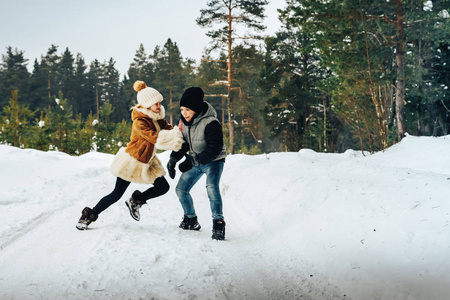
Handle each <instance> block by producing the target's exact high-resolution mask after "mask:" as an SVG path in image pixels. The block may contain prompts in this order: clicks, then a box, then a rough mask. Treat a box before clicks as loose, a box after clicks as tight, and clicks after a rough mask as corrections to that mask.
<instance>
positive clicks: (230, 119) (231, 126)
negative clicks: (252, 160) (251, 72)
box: [227, 0, 234, 153]
mask: <svg viewBox="0 0 450 300" xmlns="http://www.w3.org/2000/svg"><path fill="white" fill-rule="evenodd" d="M231 9H232V8H231V0H229V1H228V12H229V13H228V61H227V73H228V74H227V79H228V99H227V100H228V101H227V102H228V103H227V104H228V133H229V136H230V141H229V142H230V148H229V150H228V152H229V153H234V120H233V115H232V112H231V91H232V84H233V83H232V76H231V74H232V62H231V49H232V44H233V37H232V19H231Z"/></svg>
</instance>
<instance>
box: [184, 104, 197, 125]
mask: <svg viewBox="0 0 450 300" xmlns="http://www.w3.org/2000/svg"><path fill="white" fill-rule="evenodd" d="M180 109H181V115H182V116H183V118H184V119H185V120H186V121H187V122H189V121H190V120H192V118H193V117H194V115H195V111H193V110H192V109H189V108H187V107H185V106H181V107H180Z"/></svg>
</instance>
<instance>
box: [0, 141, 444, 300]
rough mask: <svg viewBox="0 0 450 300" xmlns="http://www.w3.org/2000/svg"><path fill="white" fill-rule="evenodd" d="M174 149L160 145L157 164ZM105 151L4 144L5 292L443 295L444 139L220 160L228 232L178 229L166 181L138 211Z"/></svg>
mask: <svg viewBox="0 0 450 300" xmlns="http://www.w3.org/2000/svg"><path fill="white" fill-rule="evenodd" d="M168 156H169V152H164V153H162V154H160V155H159V157H160V159H161V160H162V161H163V163H164V164H165V163H166V162H167V159H168ZM112 159H113V155H107V154H101V153H89V154H86V155H82V156H80V157H71V156H69V155H66V154H63V153H57V152H40V151H36V150H31V149H25V150H21V149H17V148H13V147H10V146H5V145H0V220H1V226H0V299H2V300H5V299H358V300H359V299H409V300H412V299H448V297H449V294H450V226H449V221H450V216H449V213H450V136H446V137H440V138H430V137H413V136H408V137H407V138H405V139H404V140H403V141H402V142H401V143H399V144H397V145H394V146H393V147H391V148H389V149H388V150H387V151H385V152H380V153H376V154H374V155H367V156H363V155H362V154H361V152H355V151H351V150H349V151H347V152H345V153H343V154H323V153H316V152H313V151H311V150H301V151H300V152H298V153H271V154H267V155H259V156H247V155H232V156H229V157H228V158H227V162H226V164H225V170H224V174H223V177H222V182H221V187H222V196H223V201H224V213H225V218H226V221H227V232H226V240H225V241H215V240H211V220H210V209H209V202H208V199H207V196H206V190H205V183H204V178H203V179H202V180H201V181H200V182H199V184H197V185H196V186H195V188H194V189H193V192H192V194H193V197H194V201H195V204H196V210H197V214H198V215H199V222H200V224H201V225H202V230H201V231H200V232H187V231H182V230H181V229H179V228H178V225H179V222H180V221H181V218H182V215H183V212H182V210H181V206H180V204H179V202H178V199H177V197H176V195H175V192H174V186H175V184H176V179H178V177H179V173H177V177H176V178H175V180H171V179H168V180H169V183H170V184H171V190H170V191H169V193H168V194H166V195H164V196H163V197H160V198H157V199H153V200H151V201H149V204H148V205H146V206H144V208H143V209H142V210H141V221H140V222H136V221H134V220H133V219H132V218H131V217H130V215H129V212H128V209H127V208H126V206H125V204H124V201H125V199H126V198H127V197H129V196H130V195H131V193H132V192H133V191H134V190H135V189H141V190H143V189H145V188H146V187H145V186H142V185H137V184H132V185H131V186H130V188H129V189H128V190H127V192H126V194H125V195H124V197H123V199H121V200H120V201H119V202H118V203H116V204H115V205H113V206H111V207H110V208H109V209H108V210H106V211H105V212H103V213H102V214H101V215H100V217H99V219H98V220H97V222H95V223H93V224H91V226H90V230H87V231H79V230H77V229H76V228H75V224H76V222H77V220H78V218H79V217H80V214H81V210H82V209H83V208H84V207H85V206H90V207H92V206H94V205H95V204H96V203H97V201H98V200H99V199H100V198H101V197H103V196H104V195H106V194H107V193H109V192H110V191H111V190H112V188H113V186H114V183H115V178H114V177H113V175H111V174H110V172H109V165H110V163H111V161H112Z"/></svg>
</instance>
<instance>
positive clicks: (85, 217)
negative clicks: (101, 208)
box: [76, 207, 98, 230]
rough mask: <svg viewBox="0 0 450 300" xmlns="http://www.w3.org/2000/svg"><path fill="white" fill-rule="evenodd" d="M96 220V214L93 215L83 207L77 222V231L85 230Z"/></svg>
mask: <svg viewBox="0 0 450 300" xmlns="http://www.w3.org/2000/svg"><path fill="white" fill-rule="evenodd" d="M97 218H98V215H97V214H94V212H93V211H92V209H90V208H89V207H85V208H84V209H83V211H82V212H81V218H80V220H78V224H77V226H76V227H77V229H79V230H86V229H87V228H88V226H89V224H91V223H92V222H95V221H96V220H97Z"/></svg>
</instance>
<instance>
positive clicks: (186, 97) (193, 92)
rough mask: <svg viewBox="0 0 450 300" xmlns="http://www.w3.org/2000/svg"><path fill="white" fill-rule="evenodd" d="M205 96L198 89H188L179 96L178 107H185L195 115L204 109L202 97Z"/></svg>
mask: <svg viewBox="0 0 450 300" xmlns="http://www.w3.org/2000/svg"><path fill="white" fill-rule="evenodd" d="M204 96H205V94H204V93H203V90H202V89H201V88H199V87H190V88H188V89H187V90H185V91H184V93H183V96H181V100H180V106H184V107H187V108H189V109H191V110H193V111H195V112H196V113H200V112H202V111H203V110H204V108H205V102H204V101H203V97H204Z"/></svg>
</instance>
